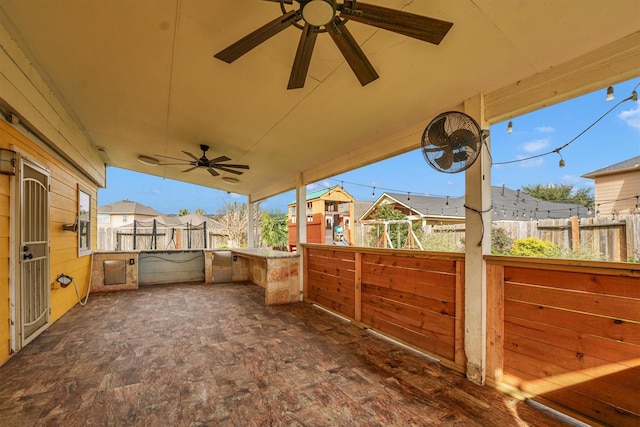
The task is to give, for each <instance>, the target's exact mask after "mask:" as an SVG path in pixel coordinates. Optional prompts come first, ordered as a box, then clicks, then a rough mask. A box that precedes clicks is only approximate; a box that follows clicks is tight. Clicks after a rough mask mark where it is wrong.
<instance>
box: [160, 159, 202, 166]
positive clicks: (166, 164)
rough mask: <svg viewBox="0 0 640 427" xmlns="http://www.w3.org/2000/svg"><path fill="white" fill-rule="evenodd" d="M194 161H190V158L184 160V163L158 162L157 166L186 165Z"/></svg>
mask: <svg viewBox="0 0 640 427" xmlns="http://www.w3.org/2000/svg"><path fill="white" fill-rule="evenodd" d="M192 163H193V162H190V161H188V160H183V161H182V163H158V164H157V166H186V165H190V164H192Z"/></svg>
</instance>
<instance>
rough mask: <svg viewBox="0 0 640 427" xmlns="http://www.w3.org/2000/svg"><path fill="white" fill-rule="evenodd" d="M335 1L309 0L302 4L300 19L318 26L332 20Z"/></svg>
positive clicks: (334, 11)
mask: <svg viewBox="0 0 640 427" xmlns="http://www.w3.org/2000/svg"><path fill="white" fill-rule="evenodd" d="M335 15H336V2H335V1H331V0H311V1H310V2H308V3H306V4H305V5H304V6H302V19H304V20H305V22H307V23H308V24H309V25H313V26H315V27H319V26H321V25H327V24H328V23H329V22H331V21H333V17H334V16H335Z"/></svg>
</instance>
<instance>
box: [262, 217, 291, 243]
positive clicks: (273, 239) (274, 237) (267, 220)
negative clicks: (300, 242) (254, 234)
mask: <svg viewBox="0 0 640 427" xmlns="http://www.w3.org/2000/svg"><path fill="white" fill-rule="evenodd" d="M287 221H288V217H287V214H284V213H281V212H279V211H264V212H262V213H261V214H260V238H261V239H262V243H263V244H265V245H267V246H271V247H272V248H274V249H281V250H284V249H286V248H287V245H288V244H289V226H288V224H287Z"/></svg>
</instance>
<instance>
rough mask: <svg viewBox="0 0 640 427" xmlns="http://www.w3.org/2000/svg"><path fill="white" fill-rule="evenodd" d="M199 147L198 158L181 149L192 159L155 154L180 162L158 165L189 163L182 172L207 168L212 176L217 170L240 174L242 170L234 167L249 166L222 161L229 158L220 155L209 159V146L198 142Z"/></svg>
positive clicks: (216, 173)
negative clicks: (200, 155) (199, 155)
mask: <svg viewBox="0 0 640 427" xmlns="http://www.w3.org/2000/svg"><path fill="white" fill-rule="evenodd" d="M200 149H201V150H202V157H200V158H198V157H196V156H195V155H193V154H191V153H189V152H188V151H182V152H183V153H184V154H186V155H187V156H189V157H191V159H192V160H189V159H178V158H175V157H169V156H163V155H160V154H156V156H158V157H164V158H165V159H171V160H179V161H180V163H158V165H159V166H168V165H190V166H191V167H190V168H189V169H185V170H183V171H182V172H191V171H192V170H194V169H197V168H207V171H208V172H209V173H210V174H211V175H212V176H218V175H220V173H218V171H217V170H220V171H223V172H229V173H232V174H235V175H242V174H243V173H244V172H241V171H239V170H236V169H249V166H247V165H236V164H231V163H222V162H226V161H228V160H231V159H230V158H228V157H227V156H220V157H216V158H215V159H211V160H209V159H208V158H207V150H209V146H208V145H204V144H200ZM216 169H217V170H216Z"/></svg>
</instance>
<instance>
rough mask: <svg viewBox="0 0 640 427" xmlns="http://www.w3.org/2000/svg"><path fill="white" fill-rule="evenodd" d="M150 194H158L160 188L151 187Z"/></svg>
mask: <svg viewBox="0 0 640 427" xmlns="http://www.w3.org/2000/svg"><path fill="white" fill-rule="evenodd" d="M151 194H158V195H159V194H160V190H159V189H157V188H152V189H151Z"/></svg>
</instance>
